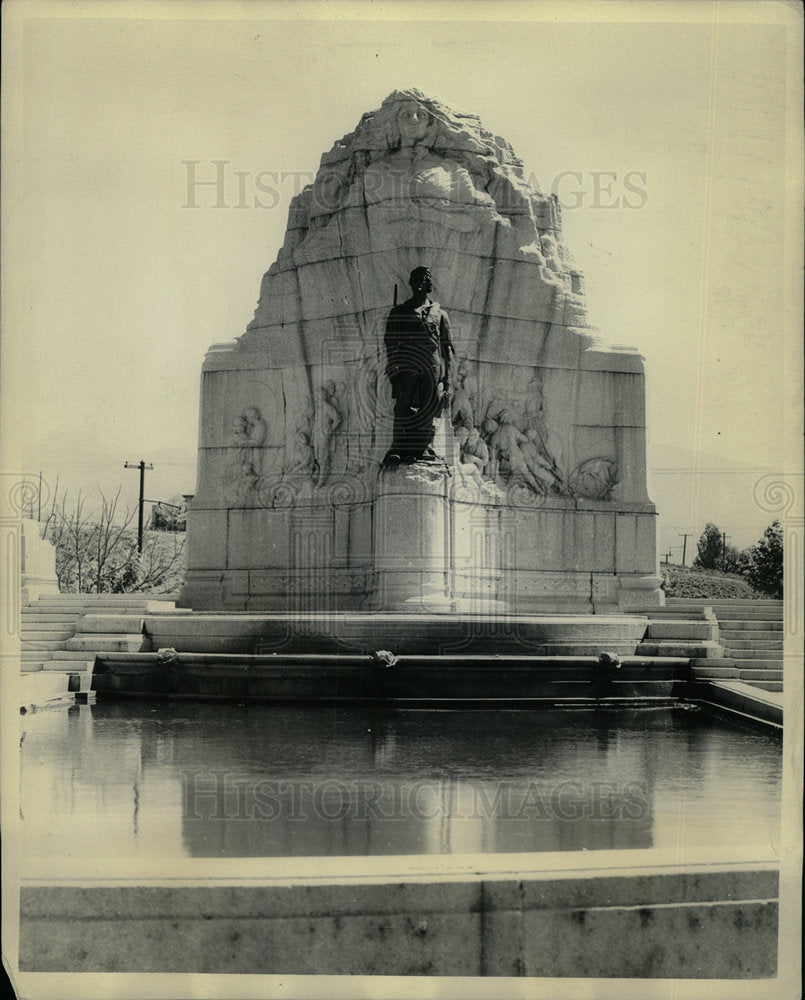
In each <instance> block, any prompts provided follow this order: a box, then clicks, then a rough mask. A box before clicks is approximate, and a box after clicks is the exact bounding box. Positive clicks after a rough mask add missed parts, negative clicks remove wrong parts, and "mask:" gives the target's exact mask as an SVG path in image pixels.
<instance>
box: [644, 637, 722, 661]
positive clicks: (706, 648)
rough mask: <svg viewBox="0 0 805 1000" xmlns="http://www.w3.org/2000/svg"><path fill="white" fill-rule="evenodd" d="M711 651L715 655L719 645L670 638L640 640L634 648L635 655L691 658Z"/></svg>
mask: <svg viewBox="0 0 805 1000" xmlns="http://www.w3.org/2000/svg"><path fill="white" fill-rule="evenodd" d="M711 651H712V652H713V655H717V653H720V652H721V647H719V646H717V645H716V644H715V643H712V644H708V643H704V642H699V643H693V642H690V643H686V642H674V641H672V640H667V641H657V640H652V641H649V642H641V643H640V644H639V646H638V647H637V649H636V650H635V653H636V655H637V656H683V657H689V658H691V659H693V658H696V657H701V658H702V659H704V658H706V657H707V654H708V653H709V652H711Z"/></svg>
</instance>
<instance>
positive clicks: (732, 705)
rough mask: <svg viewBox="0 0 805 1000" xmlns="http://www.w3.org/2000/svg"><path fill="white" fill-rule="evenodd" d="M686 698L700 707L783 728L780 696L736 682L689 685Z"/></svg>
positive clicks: (722, 681) (706, 682)
mask: <svg viewBox="0 0 805 1000" xmlns="http://www.w3.org/2000/svg"><path fill="white" fill-rule="evenodd" d="M690 696H691V698H693V699H695V700H696V701H699V702H700V703H701V704H703V705H707V706H710V707H714V708H717V709H720V710H722V711H727V712H729V713H731V714H733V715H739V716H742V717H743V718H746V719H749V720H752V721H756V722H764V723H771V724H772V725H774V726H778V727H782V725H783V695H782V692H775V691H764V690H762V689H760V688H757V687H754V686H753V685H751V684H744V683H743V682H742V681H739V680H710V681H704V680H700V681H697V682H696V683H694V684H692V685H691V690H690Z"/></svg>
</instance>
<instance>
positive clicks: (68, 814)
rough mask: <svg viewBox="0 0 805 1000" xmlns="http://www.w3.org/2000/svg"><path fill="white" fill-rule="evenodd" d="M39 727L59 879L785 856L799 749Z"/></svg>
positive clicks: (130, 710)
mask: <svg viewBox="0 0 805 1000" xmlns="http://www.w3.org/2000/svg"><path fill="white" fill-rule="evenodd" d="M21 725H22V729H23V739H22V746H21V754H22V770H21V813H22V832H23V843H24V845H25V851H26V854H27V856H28V857H36V858H38V859H40V860H42V861H45V862H47V861H48V860H50V861H51V862H52V863H53V864H58V860H59V859H66V860H69V861H76V860H81V859H91V858H99V859H105V860H112V859H116V860H123V861H125V860H126V859H131V860H136V859H144V858H153V857H161V858H171V857H174V858H175V857H288V856H307V855H314V856H330V855H336V856H343V855H393V854H449V853H457V852H472V853H478V852H480V853H484V852H511V851H529V852H530V851H580V850H607V849H633V848H650V847H677V848H681V849H683V850H684V849H688V848H694V847H696V848H699V847H706V846H711V845H713V846H715V845H718V846H724V845H730V844H759V843H765V844H768V843H770V842H776V841H777V840H778V837H779V833H778V829H779V814H780V783H781V755H780V750H781V740H780V738H779V736H778V735H777V733H775V732H772V731H768V732H767V731H765V730H763V729H761V728H753V727H748V726H747V727H744V726H740V725H734V724H732V723H731V722H726V721H724V720H722V719H720V718H718V717H714V716H711V715H710V714H708V713H706V712H705V711H704V710H701V709H696V708H687V709H685V708H669V709H648V710H643V709H633V710H618V711H614V710H606V711H594V710H569V711H560V710H527V711H498V710H495V711H471V710H467V711H464V710H460V711H419V710H417V711H411V710H394V709H382V710H379V709H370V708H366V707H362V706H333V707H319V706H305V707H275V706H272V705H250V706H238V705H231V704H216V705H212V704H195V705H194V704H179V703H173V704H170V703H157V702H151V701H125V702H124V701H121V702H114V701H107V702H102V703H98V704H97V705H94V706H76V707H73V708H71V709H69V710H61V711H45V712H37V713H33V714H31V715H28V716H25V717H24V718H23V720H22V723H21Z"/></svg>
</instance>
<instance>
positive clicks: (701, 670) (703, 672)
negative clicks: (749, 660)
mask: <svg viewBox="0 0 805 1000" xmlns="http://www.w3.org/2000/svg"><path fill="white" fill-rule="evenodd" d="M693 673H694V675H695V677H696V679H697V680H724V679H730V678H733V679H736V680H737V679H738V677H739V674H740V671H739V670H738V668H737V667H694V668H693Z"/></svg>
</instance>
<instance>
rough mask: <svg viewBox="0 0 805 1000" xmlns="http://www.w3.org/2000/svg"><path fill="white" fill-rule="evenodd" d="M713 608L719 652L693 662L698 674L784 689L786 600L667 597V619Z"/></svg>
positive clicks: (762, 688)
mask: <svg viewBox="0 0 805 1000" xmlns="http://www.w3.org/2000/svg"><path fill="white" fill-rule="evenodd" d="M703 608H710V609H711V613H712V616H713V618H714V619H715V621H716V623H717V624H718V641H719V642H720V644H721V647H722V652H721V654H720V655H717V656H714V657H710V658H708V660H707V661H706V662H698V663H694V667H695V668H696V675H697V677H699V678H701V679H703V680H705V679H708V680H738V681H742V682H743V683H745V684H749V685H751V686H752V687H756V688H759V689H761V690H764V691H775V692H781V691H782V690H783V602H782V601H771V600H756V601H753V600H745V601H744V600H712V599H697V600H693V599H688V598H674V597H671V598H669V599H668V601H667V603H666V605H665V608H663V609H662V611H663V614H664V616H665V617H666V618H667V619H670V620H673V619H679V620H681V619H683V618H686V617H688V616H689V615H691V614H695V613H696V612H697V611H701V609H703Z"/></svg>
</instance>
